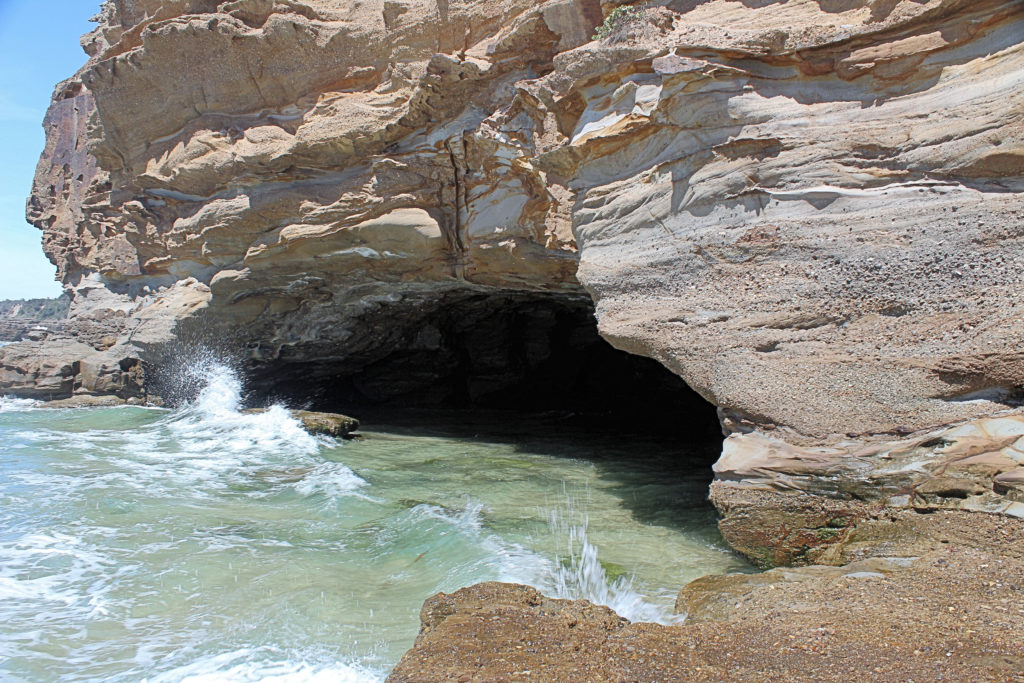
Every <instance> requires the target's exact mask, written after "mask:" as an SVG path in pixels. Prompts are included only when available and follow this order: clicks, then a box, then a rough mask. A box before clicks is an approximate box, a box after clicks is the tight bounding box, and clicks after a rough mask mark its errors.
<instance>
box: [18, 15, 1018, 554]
mask: <svg viewBox="0 0 1024 683" xmlns="http://www.w3.org/2000/svg"><path fill="white" fill-rule="evenodd" d="M619 4H623V3H604V4H601V3H599V2H598V1H597V0H548V1H547V2H542V3H536V2H527V1H526V0H501V1H500V2H487V3H479V2H469V1H468V0H462V1H459V0H443V1H442V0H436V1H434V0H394V1H392V0H388V1H386V2H385V1H383V0H370V1H368V2H363V3H357V4H354V3H350V2H341V1H340V0H301V1H299V0H288V1H280V2H274V1H271V0H233V1H230V2H218V1H216V0H174V1H172V0H136V1H134V2H127V0H112V1H110V2H106V3H105V4H104V5H103V9H102V11H101V13H100V15H99V16H98V17H97V22H98V27H97V29H96V31H94V32H93V33H92V34H90V35H88V36H86V38H85V39H84V41H83V44H84V46H85V48H86V51H87V52H88V54H89V55H90V58H89V61H88V62H87V64H86V65H85V67H83V69H82V70H81V71H80V72H79V73H78V74H76V76H75V77H74V78H72V79H70V80H69V81H67V82H65V83H63V84H61V85H60V86H58V88H57V90H56V92H55V95H54V102H53V104H52V106H51V108H50V111H49V113H48V114H47V118H46V121H45V126H46V130H47V146H46V150H45V151H44V153H43V157H42V159H41V161H40V165H39V169H38V172H37V175H36V179H35V184H34V187H33V194H32V197H31V198H30V200H29V206H28V216H29V219H30V220H31V221H32V222H33V223H35V224H36V225H37V226H38V227H39V228H40V229H42V231H43V235H44V237H43V241H44V248H45V250H46V253H47V254H48V255H49V257H50V258H51V260H53V262H54V263H55V264H56V265H57V267H58V274H59V277H60V278H61V279H62V281H63V282H64V283H65V285H66V286H67V287H68V288H69V289H70V290H71V291H72V292H73V293H74V303H73V306H72V314H71V321H70V323H69V326H68V331H66V332H65V333H62V334H60V335H52V336H51V338H48V339H45V340H41V341H37V342H32V343H31V344H28V345H25V344H21V345H15V346H11V347H6V348H5V349H4V350H2V351H0V386H2V387H3V390H4V391H8V392H15V393H20V394H24V395H31V396H43V397H55V398H59V397H63V396H68V395H71V394H72V393H86V394H104V393H115V394H118V395H121V396H122V397H128V396H140V395H143V394H144V393H145V391H146V390H147V386H151V380H152V377H151V376H150V377H147V371H146V370H147V367H151V364H152V363H154V362H157V361H158V360H159V359H160V358H162V357H164V354H167V353H169V351H168V349H169V348H172V347H173V346H174V344H175V343H176V341H177V340H179V339H182V338H187V339H190V340H195V339H198V340H200V341H206V342H209V341H210V340H214V341H218V342H220V341H223V340H225V339H229V340H231V344H232V346H233V348H235V349H243V350H244V351H243V355H244V360H245V362H246V364H247V365H248V367H249V369H250V370H251V371H252V372H253V374H254V376H255V377H257V378H259V381H260V382H262V384H263V386H265V387H266V388H267V389H268V390H273V388H274V387H275V385H279V384H281V382H282V380H283V378H287V377H295V376H303V375H307V376H309V377H310V378H312V379H311V381H310V382H309V383H308V384H309V385H310V386H312V387H313V389H314V392H313V396H312V397H311V398H314V399H315V398H316V392H323V391H326V390H327V388H328V387H331V386H334V385H336V384H338V382H339V380H345V379H346V378H351V377H356V378H357V380H356V381H355V382H354V383H355V385H357V386H358V387H362V389H361V390H360V391H362V395H367V396H369V395H372V396H377V397H383V396H391V397H394V396H399V397H400V396H402V395H403V392H406V391H412V390H414V389H418V390H423V389H424V388H425V387H429V386H431V385H432V384H436V383H437V380H438V379H439V378H441V377H444V376H447V375H446V374H445V373H450V372H453V371H452V370H451V367H452V366H454V365H458V364H459V363H464V362H467V361H466V360H465V355H466V354H464V353H462V352H463V351H464V350H465V347H460V346H458V345H457V344H455V343H454V342H452V340H451V339H450V337H451V336H452V335H453V334H455V332H453V331H452V330H455V329H456V327H457V325H456V323H457V322H458V321H462V323H463V328H466V327H468V328H480V327H486V326H489V325H492V324H495V325H496V324H498V323H497V322H494V318H493V316H491V314H492V313H493V311H494V310H496V309H500V310H507V309H515V310H516V311H526V313H523V316H525V317H521V318H515V319H516V320H530V321H531V322H530V323H529V327H530V329H535V328H536V325H540V326H541V327H544V325H546V324H548V323H543V322H540V323H538V322H537V321H543V320H549V321H550V320H552V319H557V318H558V316H559V315H560V314H559V313H558V311H564V310H575V311H579V310H582V309H585V308H586V306H588V305H589V303H588V301H589V300H592V301H593V304H594V305H595V306H596V316H597V320H598V323H599V326H600V328H599V329H600V332H601V334H602V335H603V336H604V337H605V338H606V339H608V340H609V341H611V342H612V343H613V344H614V345H616V346H617V347H619V348H621V349H623V350H626V351H629V352H631V353H634V354H639V355H643V356H648V357H651V358H654V359H656V360H658V361H660V362H661V363H663V364H664V365H665V366H667V367H668V368H669V369H671V370H672V371H673V372H675V373H677V374H678V375H679V376H681V377H682V378H684V379H685V380H686V382H687V383H689V385H690V386H692V387H693V388H694V389H695V390H696V391H698V392H699V393H700V394H701V395H702V396H703V397H704V398H706V399H707V400H708V401H710V402H711V403H713V404H715V405H716V406H718V407H719V409H720V414H721V417H722V423H723V425H724V427H725V429H726V431H727V432H728V433H730V434H731V436H730V437H729V440H728V441H727V442H726V449H725V455H724V457H723V460H722V461H721V463H720V465H719V468H718V479H719V482H718V483H717V484H716V485H715V491H714V496H713V498H714V500H715V502H716V503H717V504H718V505H719V507H720V509H721V510H722V511H723V512H724V513H725V521H724V523H723V530H724V531H725V532H726V536H727V537H728V538H729V539H730V541H731V542H733V543H735V544H736V545H737V546H739V547H741V548H742V549H743V550H744V551H745V552H747V553H748V554H749V555H751V556H753V557H755V558H756V559H758V560H759V561H766V562H771V561H783V562H792V561H807V560H812V559H814V558H815V557H818V556H819V555H820V554H821V553H825V552H826V551H827V548H820V549H819V548H818V544H816V543H811V542H808V543H804V542H803V541H799V542H793V541H790V540H786V539H785V534H782V532H781V531H780V530H781V529H783V528H789V529H794V528H797V529H807V530H811V531H813V530H815V529H818V530H819V532H815V534H816V536H815V538H817V539H819V540H822V541H823V543H824V546H828V545H830V543H831V542H832V540H833V539H837V538H841V537H844V534H845V532H842V533H839V532H837V533H834V534H832V533H824V532H820V529H821V528H823V527H822V526H821V525H819V522H823V524H824V528H833V527H830V526H829V524H830V523H833V522H832V520H834V519H839V520H862V519H868V518H869V517H870V516H871V515H875V514H877V510H878V509H882V508H885V507H889V508H899V507H910V508H920V507H925V508H929V509H931V508H935V507H940V508H944V507H954V506H955V507H962V508H967V509H983V510H986V511H992V512H1002V513H1011V514H1015V513H1014V511H1016V510H1018V507H1015V506H1017V505H1019V503H1020V500H1019V490H1020V489H1019V479H1020V477H1019V465H1020V460H1019V458H1018V457H1016V456H1015V455H1014V454H1015V453H1019V450H1020V449H1019V448H1018V447H1017V446H1014V444H1016V443H1018V442H1017V441H1014V442H1013V443H1011V442H1010V441H1009V437H1010V436H1018V437H1019V435H1018V433H1017V432H1015V431H1013V430H1014V429H1016V427H1008V429H1010V430H1011V431H1013V433H1012V434H1011V433H1009V432H1006V433H1004V431H1003V426H999V427H998V428H997V429H996V431H995V432H994V433H990V432H988V431H986V430H987V429H988V427H986V426H985V425H987V424H989V423H988V422H985V420H987V419H989V418H990V417H992V416H1000V415H1002V414H1003V413H1006V412H1007V411H1009V410H1012V409H1013V408H1014V407H1015V406H1016V405H1017V404H1018V402H1019V400H1020V398H1021V395H1022V387H1024V352H1022V350H1021V349H1024V344H1022V342H1024V321H1022V312H1024V309H1021V308H1020V306H1021V304H1020V302H1021V300H1022V298H1021V294H1022V290H1021V287H1022V285H1021V278H1020V272H1021V267H1022V265H1024V248H1022V247H1024V245H1022V240H1024V232H1022V230H1021V225H1022V224H1024V223H1022V219H1024V201H1022V200H1024V119H1022V117H1021V114H1020V112H1021V111H1022V110H1024V68H1022V67H1024V44H1022V41H1021V36H1024V6H1022V5H1021V4H1020V3H1018V2H1014V1H1009V0H1003V1H997V0H981V1H975V2H966V1H964V0H835V1H831V0H830V1H828V2H826V1H825V0H790V1H788V2H758V3H747V2H735V1H730V0H705V1H700V0H689V1H683V0H666V1H661V2H649V3H645V4H639V3H638V4H636V5H634V6H633V8H634V9H633V11H632V12H628V13H626V14H624V15H623V14H620V15H619V16H620V17H621V18H620V20H619V21H618V22H617V23H615V24H614V25H611V24H609V25H608V27H607V28H608V29H609V31H608V32H607V35H606V37H605V38H603V39H600V40H594V39H592V36H593V34H594V32H595V28H596V27H597V26H598V25H599V24H601V22H602V21H604V19H605V17H606V16H609V12H610V10H611V9H612V7H613V6H614V5H619ZM588 297H589V299H588ZM538 301H543V302H545V303H544V305H543V306H539V307H538V305H537V304H536V302H538ZM553 311H554V312H553ZM453 312H454V314H453ZM516 315H519V313H516ZM445 316H448V318H445ZM453 317H454V318H455V319H456V320H455V321H452V320H451V318H453ZM443 319H444V320H447V321H448V322H445V323H444V324H441V322H439V321H441V320H443ZM509 319H511V318H508V317H507V316H506V317H505V318H502V320H505V322H506V323H507V320H509ZM502 324H504V323H502ZM524 324H525V323H524ZM506 327H509V326H508V325H506ZM514 327H515V325H512V326H511V327H510V329H511V328H514ZM556 327H557V326H556V325H555V324H554V323H551V324H548V327H547V328H544V329H551V330H553V329H555V328H556ZM460 329H461V328H460ZM488 329H490V328H488ZM456 331H458V330H456ZM458 333H459V334H462V332H461V331H458ZM545 334H547V335H548V336H550V335H551V334H554V333H553V332H552V333H548V332H545ZM545 339H546V338H545ZM522 343H523V344H524V346H523V348H524V349H531V348H534V347H537V348H541V349H543V348H547V347H546V346H545V344H548V342H547V341H544V342H543V343H540V344H534V343H533V342H532V341H531V340H530V339H526V340H523V342H522ZM537 353H539V354H540V355H541V356H543V353H544V351H543V350H541V351H539V352H537ZM424 358H426V359H428V360H427V361H423V360H422V359H424ZM410 359H413V360H411V361H410ZM478 360H479V363H478V365H479V368H482V369H479V371H478V372H477V374H476V375H474V376H475V377H478V378H479V377H485V378H488V379H487V381H488V382H491V384H494V383H495V382H497V384H500V383H501V381H505V380H500V381H498V380H494V378H495V377H498V376H506V375H508V376H512V375H510V374H509V373H508V372H507V365H508V364H509V363H510V362H511V361H510V360H509V359H505V360H504V361H502V362H504V363H505V365H502V364H501V362H497V361H494V362H493V365H491V364H489V363H492V361H493V359H478ZM468 362H470V364H471V365H472V364H473V363H474V362H476V361H473V360H472V359H471V360H470V361H468ZM413 365H416V366H423V367H427V366H429V367H430V368H431V370H430V371H429V372H424V373H422V376H420V377H419V379H418V380H417V381H415V382H411V381H410V378H411V377H413V378H414V375H413V374H412V373H410V372H409V368H410V367H412V366H413ZM150 375H151V373H150ZM313 380H315V381H313ZM403 382H404V383H405V384H403ZM491 384H487V383H486V382H485V383H484V385H483V388H481V389H480V392H486V391H489V390H490V388H491ZM471 393H472V392H471ZM1000 419H1002V420H1004V422H1001V423H999V424H1000V425H1004V424H1011V423H1012V424H1019V414H1014V415H1007V416H1005V417H1000ZM977 420H981V422H972V421H977ZM968 424H973V425H975V426H977V428H978V429H980V430H982V433H981V434H979V435H971V434H967V433H966V432H965V433H960V432H957V431H956V430H957V429H958V428H957V427H955V426H952V427H951V425H968ZM964 428H965V429H967V427H964ZM971 428H972V429H973V427H971ZM971 439H974V441H971ZM981 442H984V443H983V444H982V443H981ZM972 458H973V459H974V460H972ZM978 458H980V460H977V459H978ZM1011 463H1013V464H1012V465H1011ZM807 500H810V501H811V503H807V505H805V502H806V501H807ZM801 501H803V502H801ZM808 505H809V506H810V507H807V506H808ZM758 506H760V508H762V509H786V508H789V509H791V510H803V509H805V508H807V509H809V510H813V509H816V508H817V507H821V506H824V507H827V508H828V515H830V516H829V518H828V519H824V517H823V514H824V513H822V514H818V513H817V512H815V513H814V514H811V513H808V514H807V515H804V516H803V517H800V518H799V519H789V520H783V521H781V522H780V523H779V524H778V525H776V526H774V527H772V526H771V525H769V526H765V524H764V523H763V521H762V519H761V518H760V517H759V516H758V515H750V514H747V512H746V511H748V510H749V509H752V507H753V508H758ZM865 510H868V512H865ZM791 522H792V523H791ZM834 523H835V524H838V522H834ZM854 526H855V525H854ZM848 527H850V524H847V523H845V522H844V524H843V526H842V529H847V528H848ZM780 534H782V535H781V536H780ZM801 534H802V532H801ZM801 534H797V535H798V536H800V535H801ZM758 538H760V539H761V540H760V541H758V540H756V539H758ZM804 546H807V548H804V550H800V548H803V547H804ZM773 548H791V550H784V551H782V552H780V553H775V551H774V550H773ZM773 553H774V554H773ZM772 558H775V559H772Z"/></svg>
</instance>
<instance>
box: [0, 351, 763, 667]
mask: <svg viewBox="0 0 1024 683" xmlns="http://www.w3.org/2000/svg"><path fill="white" fill-rule="evenodd" d="M207 380H208V383H207V386H206V388H205V389H204V390H203V392H202V394H201V395H200V397H199V398H198V400H197V401H196V402H195V403H193V404H192V405H190V406H188V407H187V408H184V409H180V410H177V411H167V410H157V409H146V408H132V407H125V408H114V409H88V410H86V409H80V410H53V409H47V408H43V407H41V406H39V405H37V404H35V403H32V402H30V401H21V400H11V399H3V400H2V401H0V678H2V679H3V680H10V681H101V680H102V681H141V680H147V681H161V682H163V681H379V680H382V679H383V678H384V677H385V676H386V675H387V672H388V670H389V669H390V668H391V667H392V666H393V665H394V664H395V663H396V662H397V660H398V659H399V658H400V657H401V655H402V653H403V652H404V651H405V650H406V649H408V647H409V646H410V645H411V644H412V641H413V639H414V638H415V636H416V632H417V630H418V627H419V616H418V615H419V609H420V607H421V605H422V603H423V601H424V599H426V598H427V597H429V596H430V595H432V594H434V593H436V592H438V591H447V592H451V591H453V590H456V589H458V588H459V587H461V586H466V585H469V584H473V583H477V582H480V581H487V580H502V581H514V582H520V583H528V584H531V585H534V586H536V587H538V588H539V589H541V590H542V591H544V592H545V593H547V594H549V595H552V596H557V597H568V598H588V599H590V600H593V601H595V602H600V603H602V604H607V605H609V606H611V607H613V608H614V609H616V610H617V611H618V612H619V613H620V614H622V615H624V616H626V617H629V618H631V619H642V620H653V621H661V622H670V621H672V620H673V619H674V617H673V616H672V614H671V606H672V603H673V601H674V599H675V595H676V593H677V592H678V590H679V588H680V587H681V586H682V585H684V584H685V583H686V582H687V581H689V580H692V579H694V578H696V577H698V576H701V575H704V574H708V573H717V572H725V571H733V570H744V569H745V567H744V565H742V564H741V563H740V562H739V561H738V560H737V559H735V558H734V557H733V555H731V554H730V553H729V552H728V551H727V549H726V547H725V545H724V543H723V542H722V541H721V539H720V538H719V537H718V535H717V531H716V529H715V526H714V516H713V514H712V512H711V511H710V509H709V508H708V507H707V506H706V504H705V503H704V502H703V499H704V497H705V491H706V485H707V482H706V477H707V473H706V471H697V472H689V471H686V470H685V469H680V468H679V467H678V466H676V465H673V464H671V463H672V462H674V458H675V457H676V455H678V453H677V451H678V450H679V449H680V448H685V445H684V446H678V445H676V446H673V447H671V448H667V447H666V445H665V444H659V443H657V442H655V441H645V440H642V439H636V440H634V439H630V440H617V439H614V438H608V437H604V436H599V435H594V434H592V433H587V432H584V431H580V430H574V429H572V428H569V427H567V426H566V424H565V423H564V422H563V421H562V420H560V419H559V418H558V417H557V416H535V417H533V418H529V419H527V418H517V419H516V421H510V418H507V417H500V416H491V417H486V416H485V417H480V416H479V415H474V416H469V415H462V416H448V417H446V418H445V417H442V418H438V417H437V416H434V417H433V418H430V419H426V418H424V419H419V420H412V421H409V420H404V421H403V422H402V423H400V424H392V425H390V426H389V425H388V424H386V423H383V422H380V423H378V424H375V425H371V428H369V429H367V430H366V431H365V439H364V440H361V441H349V442H338V441H334V440H329V439H324V438H314V437H312V436H310V435H308V434H306V433H305V432H304V431H302V429H301V428H300V427H299V426H298V424H297V423H295V422H294V421H293V420H292V419H291V418H290V417H289V415H288V413H287V411H285V410H284V409H281V408H275V409H272V410H270V411H269V412H267V413H264V414H257V415H252V414H243V413H240V412H239V411H238V402H239V386H238V382H237V380H236V379H235V378H234V377H233V376H232V375H231V373H230V372H228V371H227V370H225V369H223V368H213V369H212V370H211V371H210V372H209V373H208V377H207ZM439 419H441V422H439ZM444 419H447V420H449V421H450V424H448V425H445V423H444V422H443V420H444ZM638 455H640V456H642V457H638Z"/></svg>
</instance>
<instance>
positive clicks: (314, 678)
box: [143, 648, 385, 683]
mask: <svg viewBox="0 0 1024 683" xmlns="http://www.w3.org/2000/svg"><path fill="white" fill-rule="evenodd" d="M308 660H312V661H308ZM384 677H385V674H384V673H383V672H380V671H374V670H372V669H369V668H367V667H364V666H360V665H357V664H349V663H345V662H334V661H329V659H328V658H326V657H322V656H316V655H313V656H311V657H306V656H303V653H301V652H299V653H288V652H283V651H279V650H277V649H276V648H244V649H241V650H236V651H234V652H225V653H221V654H216V655H211V656H208V657H203V658H201V659H198V660H196V661H194V662H190V663H189V664H187V665H185V666H182V667H179V668H177V669H174V670H172V671H168V672H165V673H161V674H159V675H157V676H154V677H153V678H148V679H143V683H255V682H257V681H259V682H260V683H379V682H380V681H383V680H384Z"/></svg>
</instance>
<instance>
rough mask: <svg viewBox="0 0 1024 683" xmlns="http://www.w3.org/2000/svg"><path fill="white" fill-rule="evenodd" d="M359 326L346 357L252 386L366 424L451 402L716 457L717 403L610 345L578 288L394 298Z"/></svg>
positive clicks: (292, 367) (294, 367) (307, 360)
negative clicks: (661, 441)
mask: <svg viewBox="0 0 1024 683" xmlns="http://www.w3.org/2000/svg"><path fill="white" fill-rule="evenodd" d="M396 306H398V307H402V308H401V309H400V310H399V309H398V308H396ZM359 330H360V331H361V332H362V333H363V334H364V335H366V340H364V342H363V343H362V344H361V345H360V346H359V347H358V348H354V347H353V348H346V355H345V357H344V358H343V359H341V358H338V356H337V354H331V353H330V352H324V351H318V352H316V353H315V354H314V353H309V352H304V353H302V354H301V357H300V358H293V359H292V360H291V362H286V365H284V366H282V364H281V363H278V364H276V365H275V367H273V368H267V367H265V368H263V372H262V373H257V377H262V379H261V380H258V381H257V384H262V385H263V386H264V387H267V388H270V387H272V388H273V393H274V394H276V395H277V396H278V397H286V398H287V400H288V401H289V402H291V403H293V404H294V403H295V402H296V401H298V402H301V403H303V404H305V405H306V406H308V407H311V408H314V409H318V410H332V411H338V412H350V413H355V414H356V415H357V416H358V417H360V418H361V419H362V420H363V421H364V424H372V423H373V422H374V421H375V420H377V419H386V421H387V422H388V423H391V424H393V423H394V420H395V416H396V415H397V414H399V413H401V412H416V411H421V412H422V411H424V410H438V409H455V410H462V411H464V412H465V414H466V415H472V414H473V413H477V414H482V413H484V412H486V413H508V414H509V415H515V414H519V415H521V416H522V415H527V414H531V415H537V414H542V413H544V414H547V415H548V416H549V417H550V418H551V419H557V420H562V421H563V423H564V424H565V425H566V426H567V427H572V428H582V429H583V430H584V431H586V432H590V433H595V434H599V433H603V434H608V435H609V436H615V437H616V438H634V437H636V436H638V435H643V436H644V438H651V437H663V438H665V439H670V440H674V441H676V442H677V443H680V442H682V443H684V444H685V445H686V446H687V450H688V451H694V449H696V450H698V451H699V452H701V453H705V455H704V456H701V459H703V460H705V462H703V463H701V465H702V466H705V467H706V471H707V472H708V476H709V477H710V464H711V463H712V462H714V460H715V459H717V457H718V455H719V454H720V452H721V443H722V435H721V429H720V426H719V421H718V417H717V413H716V410H715V407H714V406H713V405H711V404H710V403H708V402H707V401H706V400H705V399H704V398H703V397H701V396H700V395H699V394H697V393H696V392H695V391H693V390H692V389H691V388H690V387H689V386H687V384H686V383H685V382H684V381H683V380H682V379H680V378H679V377H678V376H676V375H675V374H673V373H672V372H670V371H669V370H668V369H666V368H665V367H664V366H663V365H661V364H660V363H658V362H657V361H654V360H652V359H650V358H644V357H641V356H636V355H632V354H629V353H626V352H624V351H620V350H618V349H615V348H614V347H612V346H611V344H609V343H608V342H607V341H605V340H604V339H603V338H602V337H601V336H600V335H599V334H598V331H597V321H596V318H595V317H594V305H593V302H592V300H591V299H590V297H589V296H587V295H586V294H585V293H569V294H567V293H537V292H502V293H477V292H472V293H465V292H458V293H454V294H452V295H450V296H448V297H443V298H440V299H436V300H432V301H419V302H413V303H409V304H406V305H404V306H403V305H402V304H390V305H389V306H388V307H387V308H383V309H381V310H380V311H379V312H377V313H375V314H373V313H371V314H370V315H368V317H367V319H366V320H361V321H360V323H359ZM332 355H333V356H334V360H330V358H331V356H332ZM317 357H319V358H324V359H325V360H322V361H319V362H318V361H317ZM268 372H269V374H268ZM466 409H468V410H466ZM467 419H468V421H469V422H472V421H473V420H472V418H467ZM460 421H463V420H462V419H461V418H460ZM698 445H702V446H701V447H700V448H697V446H698ZM692 464H697V463H692Z"/></svg>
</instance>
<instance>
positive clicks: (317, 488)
mask: <svg viewBox="0 0 1024 683" xmlns="http://www.w3.org/2000/svg"><path fill="white" fill-rule="evenodd" d="M365 485H366V481H364V480H363V479H361V478H360V477H359V476H358V475H357V474H356V473H355V472H353V471H352V470H351V469H349V468H348V467H346V466H345V465H343V464H342V463H340V462H325V463H322V464H320V465H317V466H316V467H314V468H313V469H312V470H311V471H310V472H309V473H308V474H306V475H305V476H304V477H303V478H302V479H301V480H300V481H298V482H296V483H295V484H293V485H292V487H293V488H294V489H295V491H296V492H297V493H299V494H300V495H303V496H316V495H322V496H324V497H325V498H326V500H327V502H328V503H332V502H335V501H337V500H338V499H339V498H343V497H346V496H352V495H360V496H361V494H359V489H360V488H362V487H364V486H365ZM361 497H363V498H365V499H367V500H373V498H370V497H368V496H361Z"/></svg>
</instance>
